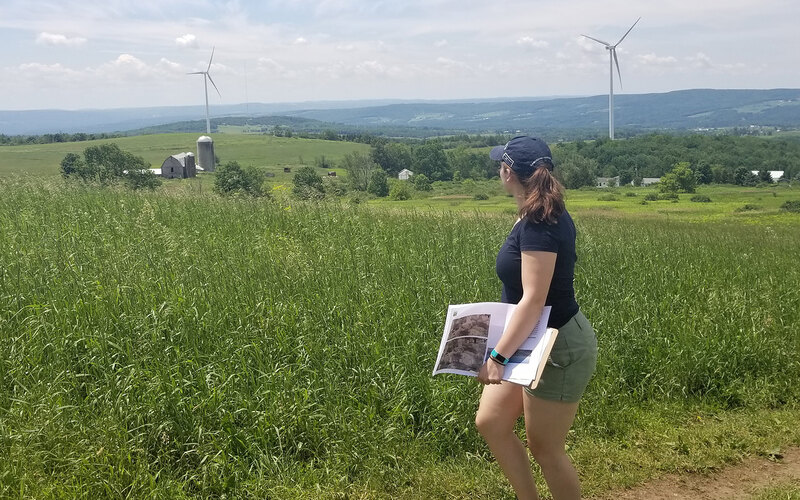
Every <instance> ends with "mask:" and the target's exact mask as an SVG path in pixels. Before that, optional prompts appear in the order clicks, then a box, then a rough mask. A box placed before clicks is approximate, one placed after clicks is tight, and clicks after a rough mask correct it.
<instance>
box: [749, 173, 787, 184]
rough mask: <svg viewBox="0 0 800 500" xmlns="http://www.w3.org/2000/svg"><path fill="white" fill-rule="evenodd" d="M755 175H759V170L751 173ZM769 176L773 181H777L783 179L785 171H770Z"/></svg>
mask: <svg viewBox="0 0 800 500" xmlns="http://www.w3.org/2000/svg"><path fill="white" fill-rule="evenodd" d="M750 172H751V173H752V174H753V175H758V170H751V171H750ZM768 172H769V176H770V177H772V180H773V181H777V180H778V179H780V178H781V177H783V173H784V171H783V170H769V171H768Z"/></svg>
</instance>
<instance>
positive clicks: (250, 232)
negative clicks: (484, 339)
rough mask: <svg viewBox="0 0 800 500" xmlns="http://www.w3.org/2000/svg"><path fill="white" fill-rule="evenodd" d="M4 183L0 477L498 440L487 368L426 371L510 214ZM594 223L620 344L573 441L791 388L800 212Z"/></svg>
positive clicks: (608, 357)
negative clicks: (484, 391)
mask: <svg viewBox="0 0 800 500" xmlns="http://www.w3.org/2000/svg"><path fill="white" fill-rule="evenodd" d="M0 194H2V196H0V496H20V497H25V496H29V497H36V498H40V497H63V496H66V497H83V498H98V497H164V498H174V497H195V496H200V497H221V496H223V495H226V496H228V497H231V496H235V497H253V498H256V497H264V496H270V497H276V498H281V497H287V498H291V497H295V496H298V495H300V492H305V493H304V494H307V495H308V496H309V497H314V496H316V495H320V496H325V495H334V494H335V493H337V492H339V493H340V494H349V495H352V496H359V495H364V496H380V495H384V494H385V495H388V496H392V495H394V494H400V493H402V492H403V491H406V489H407V488H409V487H414V486H413V485H414V484H417V483H418V481H419V477H418V474H419V473H420V468H421V464H424V468H425V469H426V470H427V469H430V468H437V467H438V468H439V469H440V470H442V471H446V470H447V469H448V464H450V463H452V462H453V461H458V460H464V459H465V457H466V458H467V459H468V460H469V459H470V457H487V451H486V448H485V446H484V445H483V443H482V441H481V439H480V437H479V436H478V434H477V433H476V431H475V429H474V426H473V424H472V420H473V416H474V412H475V408H476V402H477V397H478V394H479V392H480V388H479V387H478V386H477V385H476V384H475V383H474V382H473V381H471V380H468V379H465V378H463V377H456V376H452V377H451V376H441V377H437V378H432V377H431V376H430V371H431V368H432V365H433V362H434V359H435V355H436V350H437V346H438V342H439V336H440V328H441V326H442V324H443V319H444V318H443V314H444V310H445V308H446V306H447V304H448V303H458V302H472V301H483V300H497V299H498V298H499V282H498V281H497V278H496V277H495V275H494V258H495V254H496V252H497V249H498V248H499V246H500V244H501V243H502V241H503V239H504V237H505V235H506V233H507V231H508V230H509V229H510V226H511V224H512V223H513V217H511V218H510V217H509V216H507V215H481V214H478V213H471V214H464V213H444V212H440V213H418V212H413V211H407V212H406V211H396V210H394V211H391V212H390V211H386V210H377V209H370V208H364V207H354V206H349V205H342V204H297V203H291V204H289V203H288V202H285V201H284V202H281V201H249V200H227V199H222V198H217V197H215V196H212V195H209V194H207V193H206V194H204V195H200V194H191V193H171V194H169V193H158V192H156V193H129V192H124V191H121V190H119V191H118V190H114V189H107V190H99V189H94V188H83V187H79V186H73V185H67V184H62V183H60V182H57V181H53V182H50V183H45V184H33V183H31V182H30V181H15V180H3V181H0ZM576 222H577V224H578V229H579V240H578V252H579V262H578V269H577V272H576V289H577V294H578V300H579V302H580V303H581V304H582V306H583V308H584V310H585V312H586V314H587V316H588V317H589V318H590V320H591V321H592V322H593V323H594V325H595V327H596V329H597V332H598V337H599V340H600V345H601V354H600V362H599V367H598V372H597V375H596V377H595V379H594V380H593V382H592V383H591V385H590V387H589V390H588V393H587V395H586V398H585V402H584V404H583V405H582V410H581V416H580V419H579V421H578V423H577V425H576V430H575V433H574V436H573V437H572V438H571V439H580V440H591V439H627V438H628V437H629V436H631V435H632V434H633V433H635V432H636V430H637V429H638V428H639V426H640V425H641V420H642V418H644V417H643V415H644V414H645V413H646V412H648V411H656V410H653V408H668V409H669V412H674V414H673V413H670V415H672V417H670V418H674V419H675V421H676V422H681V421H682V419H683V418H685V415H686V411H689V410H688V409H689V408H692V409H693V408H696V407H698V406H702V407H703V408H706V409H710V411H713V410H714V409H719V410H725V409H737V408H743V409H748V408H764V407H781V406H786V405H789V406H791V405H794V404H796V403H797V402H798V397H799V396H800V389H799V388H798V385H797V384H796V381H797V380H798V379H799V378H800V361H799V360H798V352H800V349H798V348H799V347H800V343H799V341H798V337H797V335H796V330H797V326H798V325H800V287H799V286H798V285H799V284H800V268H798V266H797V248H798V247H800V233H798V231H797V227H796V226H794V227H790V226H787V225H782V226H780V227H774V228H773V227H767V226H758V225H748V226H742V225H738V224H719V223H717V224H686V223H679V222H669V221H654V220H647V221H637V220H631V219H626V220H619V219H609V218H603V217H591V216H583V217H581V218H579V219H577V221H576ZM682 409H684V410H685V411H683V410H682ZM662 413H663V412H662ZM477 463H478V464H480V463H483V464H485V463H486V460H485V458H482V459H480V460H479V461H478V462H477ZM476 470H479V469H476ZM471 479H474V478H465V484H470V483H469V481H470V480H471ZM353 484H354V485H355V486H353ZM478 486H479V485H476V486H475V487H478ZM342 492H345V493H342ZM475 495H476V496H477V492H475Z"/></svg>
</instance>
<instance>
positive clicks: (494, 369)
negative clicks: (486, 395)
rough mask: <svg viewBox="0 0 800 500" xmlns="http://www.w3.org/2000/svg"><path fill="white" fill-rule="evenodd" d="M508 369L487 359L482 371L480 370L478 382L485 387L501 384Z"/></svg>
mask: <svg viewBox="0 0 800 500" xmlns="http://www.w3.org/2000/svg"><path fill="white" fill-rule="evenodd" d="M505 371H506V367H505V366H503V365H501V364H500V363H495V362H494V361H492V360H491V359H487V360H486V362H485V363H483V366H481V369H480V370H478V382H480V383H481V384H483V385H486V384H499V383H500V381H502V380H503V373H504V372H505Z"/></svg>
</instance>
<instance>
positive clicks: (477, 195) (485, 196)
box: [472, 193, 489, 201]
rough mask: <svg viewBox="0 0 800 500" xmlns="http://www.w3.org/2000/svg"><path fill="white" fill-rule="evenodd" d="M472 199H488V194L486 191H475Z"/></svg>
mask: <svg viewBox="0 0 800 500" xmlns="http://www.w3.org/2000/svg"><path fill="white" fill-rule="evenodd" d="M472 199H474V200H478V201H481V200H488V199H489V195H488V194H486V193H475V195H473V196H472Z"/></svg>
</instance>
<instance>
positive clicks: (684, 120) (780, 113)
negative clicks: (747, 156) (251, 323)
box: [287, 89, 800, 132]
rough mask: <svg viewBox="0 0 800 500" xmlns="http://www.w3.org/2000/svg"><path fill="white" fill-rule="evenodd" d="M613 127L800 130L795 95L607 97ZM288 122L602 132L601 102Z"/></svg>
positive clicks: (404, 107) (798, 94) (442, 107)
mask: <svg viewBox="0 0 800 500" xmlns="http://www.w3.org/2000/svg"><path fill="white" fill-rule="evenodd" d="M614 105H615V106H614V107H615V114H614V119H615V125H616V126H617V127H618V128H633V129H693V128H719V127H737V126H748V125H762V126H781V127H791V128H795V127H800V89H776V90H710V89H709V90H683V91H676V92H668V93H664V94H633V95H619V96H615V100H614ZM287 114H288V115H290V116H297V117H302V118H311V119H315V120H321V121H326V122H338V123H343V124H347V125H355V126H407V127H432V128H445V129H463V130H465V131H471V132H478V131H506V130H510V131H513V130H517V129H519V130H531V129H538V130H547V129H588V128H598V129H602V128H604V127H607V126H608V97H607V96H593V97H573V98H565V99H550V100H544V101H516V102H476V103H444V104H425V103H412V104H390V105H386V106H377V107H365V108H357V109H337V110H305V111H293V112H290V113H287Z"/></svg>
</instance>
